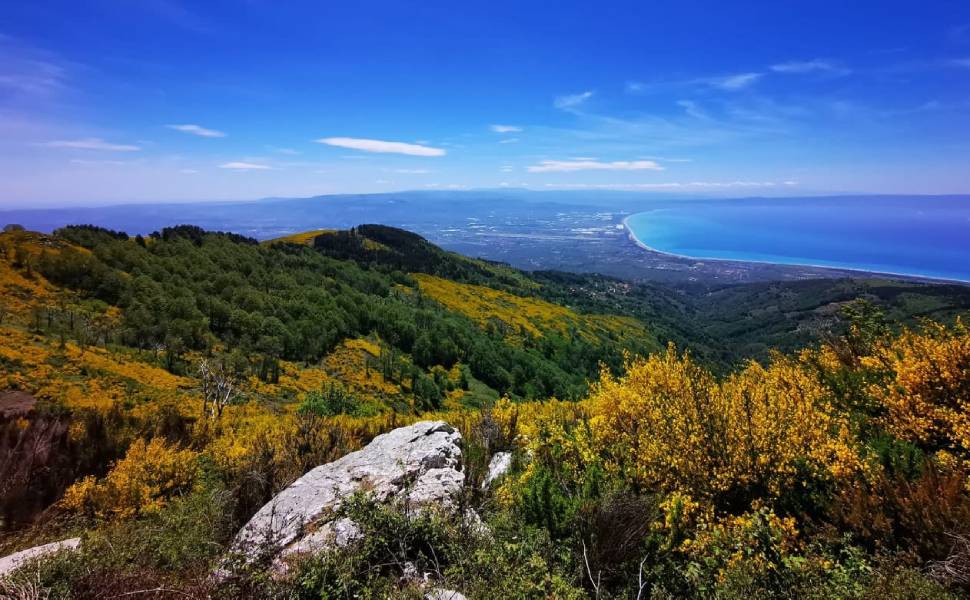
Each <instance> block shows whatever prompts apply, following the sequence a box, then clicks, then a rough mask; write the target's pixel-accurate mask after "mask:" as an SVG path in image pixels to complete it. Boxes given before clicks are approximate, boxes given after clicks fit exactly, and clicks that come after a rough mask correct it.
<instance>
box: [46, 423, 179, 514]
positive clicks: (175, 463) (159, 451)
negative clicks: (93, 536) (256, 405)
mask: <svg viewBox="0 0 970 600" xmlns="http://www.w3.org/2000/svg"><path fill="white" fill-rule="evenodd" d="M196 456H197V454H196V453H195V452H193V451H192V450H187V449H181V448H179V447H177V446H175V445H172V444H169V443H168V442H166V441H165V440H164V439H162V438H153V439H152V440H151V441H150V442H147V443H146V442H145V440H142V439H138V440H135V442H134V443H132V444H131V446H130V447H129V448H128V452H127V453H126V454H125V457H124V458H123V459H121V460H119V461H118V462H117V463H116V464H115V465H114V467H113V468H112V469H111V471H110V472H108V474H107V476H105V477H104V478H103V479H100V480H98V479H96V478H94V477H91V476H89V477H85V478H83V479H81V480H80V481H78V482H77V483H75V484H74V485H72V486H71V487H70V488H68V489H67V491H66V492H65V494H64V497H63V498H62V500H61V503H60V505H61V507H63V508H65V509H67V510H70V511H73V512H78V513H82V514H87V515H89V516H96V517H99V518H108V517H119V518H125V517H132V516H134V515H136V514H139V513H145V512H152V511H157V510H158V509H160V508H161V507H162V506H163V505H164V504H165V501H166V500H167V499H168V498H169V497H171V496H172V495H173V494H176V493H179V492H184V491H188V490H189V489H191V487H192V485H193V483H194V482H195V477H196V472H197V468H198V467H197V464H196Z"/></svg>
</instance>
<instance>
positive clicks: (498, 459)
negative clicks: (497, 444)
mask: <svg viewBox="0 0 970 600" xmlns="http://www.w3.org/2000/svg"><path fill="white" fill-rule="evenodd" d="M511 468H512V453H511V452H496V453H495V455H494V456H492V460H490V461H489V462H488V474H487V475H485V480H484V481H483V482H482V489H483V490H485V489H488V488H490V487H491V486H492V484H493V483H495V482H496V481H497V480H498V479H500V478H501V477H502V476H503V475H505V474H506V473H508V472H509V469H511Z"/></svg>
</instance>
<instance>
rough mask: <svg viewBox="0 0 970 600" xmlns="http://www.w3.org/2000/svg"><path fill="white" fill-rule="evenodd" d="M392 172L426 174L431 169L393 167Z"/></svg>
mask: <svg viewBox="0 0 970 600" xmlns="http://www.w3.org/2000/svg"><path fill="white" fill-rule="evenodd" d="M394 172H395V173H400V174H401V175H427V174H428V173H430V172H431V171H429V170H428V169H394Z"/></svg>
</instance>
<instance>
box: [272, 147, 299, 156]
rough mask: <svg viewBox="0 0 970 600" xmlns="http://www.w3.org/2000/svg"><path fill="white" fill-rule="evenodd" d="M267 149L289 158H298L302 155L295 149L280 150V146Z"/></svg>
mask: <svg viewBox="0 0 970 600" xmlns="http://www.w3.org/2000/svg"><path fill="white" fill-rule="evenodd" d="M266 149H267V150H269V151H270V152H275V153H277V154H285V155H287V156H297V155H299V154H300V152H299V151H298V150H294V149H293V148H280V147H279V146H266Z"/></svg>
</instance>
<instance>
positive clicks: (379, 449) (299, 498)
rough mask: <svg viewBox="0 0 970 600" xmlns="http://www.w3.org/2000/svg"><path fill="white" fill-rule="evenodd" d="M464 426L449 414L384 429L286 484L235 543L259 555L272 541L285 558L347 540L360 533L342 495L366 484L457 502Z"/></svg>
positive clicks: (420, 498) (397, 496) (371, 490)
mask: <svg viewBox="0 0 970 600" xmlns="http://www.w3.org/2000/svg"><path fill="white" fill-rule="evenodd" d="M460 443H461V434H460V433H458V431H456V430H455V429H454V428H453V427H451V426H450V425H448V424H447V423H445V422H443V421H422V422H420V423H415V424H414V425H410V426H408V427H401V428H400V429H395V430H393V431H390V432H388V433H385V434H383V435H379V436H377V437H376V438H374V440H373V441H372V442H371V443H370V444H368V445H367V446H366V447H365V448H363V449H361V450H358V451H357V452H352V453H350V454H348V455H346V456H344V457H342V458H340V459H338V460H336V461H334V462H331V463H328V464H325V465H321V466H319V467H316V468H315V469H313V470H312V471H310V472H308V473H307V474H306V475H304V476H303V477H301V478H300V479H298V480H296V481H295V482H294V483H293V484H292V485H291V486H290V487H288V488H286V489H285V490H283V491H282V492H280V493H279V494H278V495H277V496H276V497H275V498H273V500H271V501H270V502H269V503H268V504H266V506H264V507H263V508H261V509H260V510H259V511H258V512H257V513H256V514H255V515H254V516H253V518H252V519H251V520H250V521H249V523H247V524H246V526H245V527H243V528H242V530H240V532H239V534H238V535H237V536H236V540H235V542H234V549H235V550H236V551H237V552H239V553H241V554H242V556H244V557H245V556H254V555H255V553H256V552H263V551H265V550H266V549H271V551H273V552H276V553H277V563H278V564H281V563H279V559H280V558H282V557H285V556H288V555H291V554H294V553H312V552H318V551H320V550H322V549H324V548H328V547H332V546H334V545H344V544H347V543H349V542H350V541H352V540H353V539H356V537H358V536H359V535H360V532H359V530H358V529H357V526H356V524H354V523H353V521H350V520H349V519H346V518H337V515H336V512H337V510H338V509H339V508H340V506H341V505H342V504H343V502H344V501H345V500H346V499H348V498H350V497H351V496H353V495H354V494H355V493H357V492H365V493H367V494H368V495H369V496H370V497H372V498H374V499H375V500H377V501H380V502H388V501H391V500H402V501H405V500H406V502H407V505H408V506H411V507H416V508H421V507H425V506H429V505H434V506H437V507H442V508H444V509H451V508H454V497H455V495H456V494H457V492H459V491H460V490H461V487H462V485H463V484H464V482H465V474H464V473H463V472H462V471H461V448H460Z"/></svg>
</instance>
